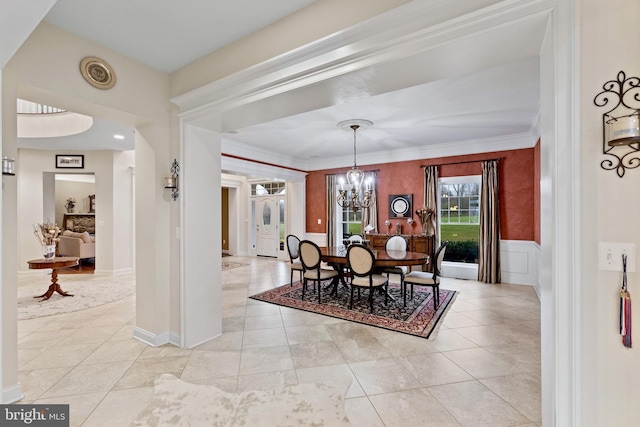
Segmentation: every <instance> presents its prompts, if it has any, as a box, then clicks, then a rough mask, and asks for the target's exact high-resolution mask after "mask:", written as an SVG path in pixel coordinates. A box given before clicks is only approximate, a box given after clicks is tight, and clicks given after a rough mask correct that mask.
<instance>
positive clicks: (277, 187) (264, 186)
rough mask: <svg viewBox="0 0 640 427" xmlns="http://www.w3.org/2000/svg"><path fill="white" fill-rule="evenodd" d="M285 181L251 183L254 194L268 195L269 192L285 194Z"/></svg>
mask: <svg viewBox="0 0 640 427" xmlns="http://www.w3.org/2000/svg"><path fill="white" fill-rule="evenodd" d="M284 189H285V183H284V182H264V183H260V184H251V195H252V196H268V195H269V194H285V190H284Z"/></svg>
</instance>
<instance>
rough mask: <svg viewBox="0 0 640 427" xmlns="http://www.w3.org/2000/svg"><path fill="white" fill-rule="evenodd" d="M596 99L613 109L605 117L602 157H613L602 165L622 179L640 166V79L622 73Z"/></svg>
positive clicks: (600, 104)
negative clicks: (639, 155)
mask: <svg viewBox="0 0 640 427" xmlns="http://www.w3.org/2000/svg"><path fill="white" fill-rule="evenodd" d="M602 88H603V89H604V90H603V91H602V92H600V93H599V94H597V95H596V97H595V98H594V99H593V102H594V104H596V105H597V106H598V107H605V106H612V107H613V108H611V109H610V110H609V111H607V112H606V113H604V114H603V115H602V154H605V155H607V156H611V157H613V158H607V159H605V160H603V161H602V163H600V167H602V169H605V170H614V169H615V171H616V173H617V174H618V176H619V177H620V178H622V177H623V176H624V173H625V171H626V169H635V168H637V167H638V166H640V157H638V156H637V154H638V152H639V151H640V78H638V77H629V78H627V76H626V74H625V73H624V71H620V72H619V73H618V76H617V78H616V80H609V81H608V82H606V83H605V84H604V85H603V86H602Z"/></svg>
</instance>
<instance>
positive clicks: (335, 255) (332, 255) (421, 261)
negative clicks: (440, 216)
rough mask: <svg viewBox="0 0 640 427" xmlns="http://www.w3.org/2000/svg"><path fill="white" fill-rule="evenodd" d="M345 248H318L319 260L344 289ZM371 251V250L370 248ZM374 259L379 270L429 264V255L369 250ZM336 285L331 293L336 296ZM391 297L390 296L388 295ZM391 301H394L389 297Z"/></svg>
mask: <svg viewBox="0 0 640 427" xmlns="http://www.w3.org/2000/svg"><path fill="white" fill-rule="evenodd" d="M347 249H348V248H347V247H344V246H322V247H320V259H321V260H322V261H324V262H326V263H327V264H329V265H331V266H332V267H333V268H334V269H335V270H336V271H337V272H338V274H339V281H340V283H342V285H343V286H345V287H346V288H348V287H349V285H348V284H347V283H346V282H345V280H344V267H346V266H347V264H348V263H347ZM370 249H371V248H370ZM371 252H373V256H374V258H375V261H374V265H375V266H376V267H380V268H387V267H402V266H407V267H409V268H411V266H414V265H426V264H427V263H428V262H429V255H427V254H425V253H424V252H410V251H398V250H385V249H371ZM337 292H338V288H337V285H336V286H335V287H334V289H333V290H332V291H331V294H332V295H335V294H337ZM389 297H391V295H389ZM391 299H394V298H393V297H391Z"/></svg>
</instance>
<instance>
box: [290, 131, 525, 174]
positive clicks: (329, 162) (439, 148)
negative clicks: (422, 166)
mask: <svg viewBox="0 0 640 427" xmlns="http://www.w3.org/2000/svg"><path fill="white" fill-rule="evenodd" d="M537 140H538V137H537V136H534V135H532V134H528V133H527V134H518V135H508V136H503V137H499V138H484V139H473V140H469V141H458V142H447V143H442V144H432V145H425V146H422V147H415V148H406V149H394V150H390V151H384V152H382V151H381V152H377V153H369V154H363V155H361V154H358V165H359V166H366V165H376V164H384V163H395V162H406V161H410V160H416V159H432V158H439V157H449V156H462V155H467V154H480V153H492V152H496V151H508V150H518V149H524V148H532V147H534V146H535V144H536V141H537ZM300 163H301V162H299V163H298V164H300ZM352 165H353V158H351V157H349V156H343V157H334V158H325V159H318V160H317V161H315V162H307V163H306V167H305V170H309V171H311V170H322V169H334V168H343V167H349V166H352Z"/></svg>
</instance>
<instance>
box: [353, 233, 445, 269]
mask: <svg viewBox="0 0 640 427" xmlns="http://www.w3.org/2000/svg"><path fill="white" fill-rule="evenodd" d="M365 236H366V238H368V239H369V240H370V241H371V244H370V246H371V248H372V249H384V245H385V243H386V242H387V239H388V238H389V237H391V236H397V234H366V235H365ZM400 236H402V237H404V238H405V240H406V241H407V251H409V252H422V253H423V254H427V255H429V261H428V262H427V264H426V265H423V266H422V271H433V267H432V264H431V262H432V259H433V250H434V248H433V246H434V244H433V242H434V236H424V235H422V234H400Z"/></svg>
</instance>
